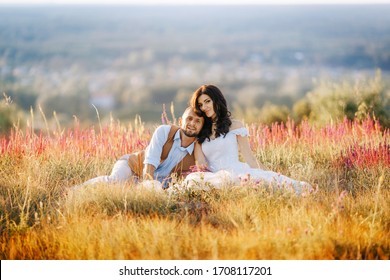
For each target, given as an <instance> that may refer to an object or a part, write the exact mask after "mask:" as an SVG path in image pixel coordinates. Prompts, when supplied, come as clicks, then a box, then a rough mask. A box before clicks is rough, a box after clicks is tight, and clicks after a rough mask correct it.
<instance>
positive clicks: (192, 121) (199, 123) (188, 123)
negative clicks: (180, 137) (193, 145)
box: [180, 110, 204, 137]
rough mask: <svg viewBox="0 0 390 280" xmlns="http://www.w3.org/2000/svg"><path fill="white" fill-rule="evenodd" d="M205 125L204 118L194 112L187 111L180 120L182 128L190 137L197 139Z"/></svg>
mask: <svg viewBox="0 0 390 280" xmlns="http://www.w3.org/2000/svg"><path fill="white" fill-rule="evenodd" d="M203 124H204V119H203V117H199V116H198V115H197V114H195V113H194V111H193V110H186V111H185V112H184V114H183V116H182V118H181V119H180V127H181V130H182V131H183V132H184V134H185V135H186V136H188V137H196V136H198V134H199V132H200V131H201V129H202V127H203Z"/></svg>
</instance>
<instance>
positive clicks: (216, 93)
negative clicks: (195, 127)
mask: <svg viewBox="0 0 390 280" xmlns="http://www.w3.org/2000/svg"><path fill="white" fill-rule="evenodd" d="M203 94H206V95H208V96H209V97H210V99H211V100H212V101H213V106H214V112H215V113H216V115H217V118H216V119H217V128H216V131H215V136H216V137H219V136H221V135H223V136H224V137H225V135H226V134H227V133H228V132H229V128H230V126H231V124H232V120H231V119H230V116H231V113H230V111H229V110H228V108H227V102H226V99H225V97H224V96H223V94H222V92H221V91H220V89H219V88H218V87H216V86H214V85H203V86H201V87H199V88H198V89H197V90H196V91H195V92H194V93H193V94H192V97H191V99H190V106H191V107H192V108H194V109H195V112H196V113H201V114H202V116H203V117H204V119H205V124H204V126H203V129H202V131H201V133H200V134H199V136H198V142H199V143H203V142H204V141H205V140H206V139H210V136H211V134H212V133H211V126H212V120H211V118H208V117H207V116H206V114H205V113H203V112H202V111H201V110H200V107H199V103H198V99H199V97H200V96H201V95H203Z"/></svg>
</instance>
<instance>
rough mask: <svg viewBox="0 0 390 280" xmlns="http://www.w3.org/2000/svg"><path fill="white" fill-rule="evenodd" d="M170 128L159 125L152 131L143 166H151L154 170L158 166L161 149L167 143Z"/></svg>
mask: <svg viewBox="0 0 390 280" xmlns="http://www.w3.org/2000/svg"><path fill="white" fill-rule="evenodd" d="M170 128H171V127H170V126H169V125H160V126H159V127H158V128H157V129H156V130H155V131H154V133H153V136H152V139H151V140H150V143H149V145H148V147H147V148H146V151H145V160H144V164H151V165H153V166H154V167H155V168H157V167H158V166H159V165H160V161H161V153H162V148H163V146H164V144H165V143H166V142H167V139H168V134H169V130H170Z"/></svg>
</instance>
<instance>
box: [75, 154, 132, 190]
mask: <svg viewBox="0 0 390 280" xmlns="http://www.w3.org/2000/svg"><path fill="white" fill-rule="evenodd" d="M129 156H130V155H128V154H127V155H124V156H122V157H121V158H120V159H119V160H117V161H116V162H115V164H114V167H113V168H112V171H111V174H110V175H109V176H107V175H104V176H99V177H96V178H92V179H90V180H88V181H86V182H84V183H83V184H81V185H77V186H75V187H73V190H77V189H79V188H82V187H85V186H88V185H93V184H96V183H123V182H126V181H127V180H129V179H130V178H131V175H132V174H133V172H132V171H131V169H130V167H129V164H128V160H129Z"/></svg>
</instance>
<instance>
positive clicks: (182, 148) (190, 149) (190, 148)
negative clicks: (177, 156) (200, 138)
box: [173, 129, 195, 155]
mask: <svg viewBox="0 0 390 280" xmlns="http://www.w3.org/2000/svg"><path fill="white" fill-rule="evenodd" d="M173 140H174V141H179V148H180V150H182V151H186V150H187V152H188V153H189V154H190V155H192V153H193V152H194V146H195V141H194V142H193V143H191V145H189V146H188V147H187V148H184V147H182V146H181V139H180V129H178V130H177V132H176V133H175V136H174V137H173Z"/></svg>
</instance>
